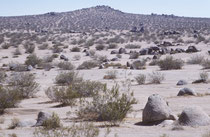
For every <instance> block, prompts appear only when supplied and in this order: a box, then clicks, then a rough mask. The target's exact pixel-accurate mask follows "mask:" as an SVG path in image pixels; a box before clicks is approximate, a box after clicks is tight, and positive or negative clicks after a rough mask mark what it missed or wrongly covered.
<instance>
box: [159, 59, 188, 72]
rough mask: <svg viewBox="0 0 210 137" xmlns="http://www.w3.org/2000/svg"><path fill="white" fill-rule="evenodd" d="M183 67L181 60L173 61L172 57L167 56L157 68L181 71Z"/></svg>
mask: <svg viewBox="0 0 210 137" xmlns="http://www.w3.org/2000/svg"><path fill="white" fill-rule="evenodd" d="M183 65H184V61H183V60H181V59H174V58H173V57H172V56H167V57H166V58H165V59H162V60H160V61H159V62H158V66H159V67H160V68H161V70H171V69H181V68H182V67H183Z"/></svg>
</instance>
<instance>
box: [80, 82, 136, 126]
mask: <svg viewBox="0 0 210 137" xmlns="http://www.w3.org/2000/svg"><path fill="white" fill-rule="evenodd" d="M135 103H136V99H135V98H134V97H133V93H130V92H127V93H123V94H120V93H119V86H118V85H116V86H114V87H112V89H107V88H106V87H104V90H103V93H102V94H97V95H96V96H94V97H93V100H92V101H91V102H89V103H88V105H86V106H84V107H80V110H79V111H78V116H79V117H80V118H84V119H88V120H96V121H107V122H109V123H110V124H111V125H118V124H119V123H120V122H121V121H122V120H123V119H124V118H125V117H126V115H127V114H128V113H129V112H130V111H131V110H132V105H133V104H135Z"/></svg>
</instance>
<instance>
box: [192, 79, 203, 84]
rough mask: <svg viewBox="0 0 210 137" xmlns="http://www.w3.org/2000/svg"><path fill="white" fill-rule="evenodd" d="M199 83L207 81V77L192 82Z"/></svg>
mask: <svg viewBox="0 0 210 137" xmlns="http://www.w3.org/2000/svg"><path fill="white" fill-rule="evenodd" d="M198 83H206V80H205V79H198V80H195V81H193V82H192V84H198Z"/></svg>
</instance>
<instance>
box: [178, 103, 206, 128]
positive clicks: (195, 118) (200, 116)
mask: <svg viewBox="0 0 210 137" xmlns="http://www.w3.org/2000/svg"><path fill="white" fill-rule="evenodd" d="M178 124H179V125H183V126H207V125H210V118H209V116H208V115H207V114H206V113H205V112H204V111H203V110H202V109H201V108H200V107H189V108H185V109H184V110H183V111H182V113H181V115H180V117H179V119H178Z"/></svg>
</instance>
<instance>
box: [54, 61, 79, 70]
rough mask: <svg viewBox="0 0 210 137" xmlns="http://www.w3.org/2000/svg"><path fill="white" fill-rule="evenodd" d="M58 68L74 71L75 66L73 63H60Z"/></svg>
mask: <svg viewBox="0 0 210 137" xmlns="http://www.w3.org/2000/svg"><path fill="white" fill-rule="evenodd" d="M58 67H59V68H60V69H62V70H73V69H74V68H75V66H74V65H73V64H72V63H71V62H60V63H58Z"/></svg>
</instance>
